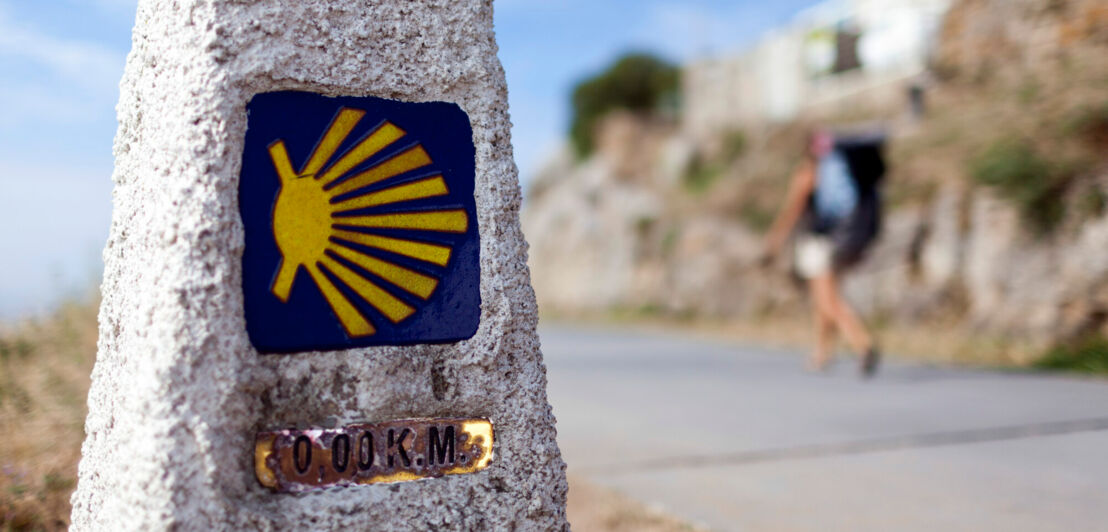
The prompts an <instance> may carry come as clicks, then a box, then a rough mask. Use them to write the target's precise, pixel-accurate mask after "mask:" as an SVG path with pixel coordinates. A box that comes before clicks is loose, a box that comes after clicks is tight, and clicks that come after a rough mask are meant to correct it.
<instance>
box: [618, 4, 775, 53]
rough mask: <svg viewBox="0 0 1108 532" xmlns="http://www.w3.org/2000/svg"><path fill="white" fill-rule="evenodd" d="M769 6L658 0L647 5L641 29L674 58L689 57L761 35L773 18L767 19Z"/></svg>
mask: <svg viewBox="0 0 1108 532" xmlns="http://www.w3.org/2000/svg"><path fill="white" fill-rule="evenodd" d="M765 7H766V6H764V5H762V4H761V3H759V2H741V3H738V4H735V5H732V6H730V7H726V8H711V7H708V6H705V5H698V4H693V3H689V2H676V1H664V2H655V3H652V4H649V5H648V6H646V13H645V17H644V19H643V24H642V26H641V28H640V30H639V31H638V33H639V36H640V38H642V39H646V40H648V41H649V42H651V43H655V45H657V46H659V47H660V49H661V50H662V51H663V52H665V53H668V54H671V55H672V56H673V58H674V59H677V60H688V59H691V58H693V57H695V56H697V55H704V54H713V53H719V52H722V51H727V50H729V49H733V48H735V47H737V46H740V45H743V44H746V43H748V42H750V41H752V40H753V39H755V38H756V37H758V36H759V33H760V32H761V31H764V29H765V28H766V27H767V24H768V23H770V22H772V21H771V20H766V19H767V18H768V17H767V15H768V13H767V11H766V9H765Z"/></svg>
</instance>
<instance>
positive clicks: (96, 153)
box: [0, 0, 815, 318]
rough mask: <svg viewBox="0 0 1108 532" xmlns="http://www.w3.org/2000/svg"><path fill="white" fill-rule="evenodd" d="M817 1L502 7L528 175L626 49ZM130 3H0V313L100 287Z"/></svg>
mask: <svg viewBox="0 0 1108 532" xmlns="http://www.w3.org/2000/svg"><path fill="white" fill-rule="evenodd" d="M813 3H815V2H814V1H813V0H779V1H776V2H765V1H721V0H687V1H679V0H659V1H653V2H652V1H649V0H648V1H634V0H612V1H595V0H592V1H590V0H498V1H497V2H496V4H495V5H496V21H495V22H496V32H497V39H498V42H499V45H500V59H501V61H502V62H503V63H504V68H505V71H506V72H507V76H508V90H509V104H510V110H511V115H512V123H513V128H512V137H513V144H514V147H515V150H516V151H515V153H516V161H517V163H518V164H519V167H520V170H521V178H522V179H523V180H524V181H525V182H526V180H527V178H528V177H529V176H530V175H531V174H532V173H533V172H534V171H535V170H536V169H537V167H538V166H539V165H540V164H541V162H542V160H543V159H544V157H546V156H547V155H548V154H549V153H550V152H552V151H553V150H554V149H556V148H557V146H558V145H559V143H560V142H561V141H562V138H563V137H564V132H565V130H566V128H567V124H568V120H569V116H568V94H569V91H570V90H571V89H572V87H573V85H574V83H576V82H577V81H579V80H580V79H582V78H584V77H586V76H588V75H590V74H592V73H595V72H597V71H599V70H601V69H603V68H604V67H605V66H606V65H607V64H609V63H610V62H612V61H613V60H614V59H615V58H616V57H618V56H619V55H620V54H621V53H623V52H626V51H629V50H645V51H652V52H655V53H658V54H660V55H662V56H664V57H667V58H669V59H671V60H673V61H685V60H688V59H691V58H694V57H697V56H701V55H712V54H719V53H724V52H727V51H731V50H737V49H741V47H742V46H744V45H746V44H749V43H751V42H752V41H754V40H756V39H757V37H758V36H759V35H761V34H762V33H763V32H764V31H766V30H767V29H769V28H772V27H774V26H777V25H781V24H783V23H785V22H787V21H788V20H789V19H790V18H791V17H792V15H794V14H795V13H796V12H797V11H799V10H800V9H802V8H804V7H807V6H809V5H812V4H813ZM134 10H135V2H134V0H36V1H30V0H0V72H2V73H3V74H2V75H0V102H3V107H2V108H0V109H2V110H0V163H2V164H3V168H4V169H5V171H4V172H0V318H11V317H14V316H17V315H20V314H25V313H31V312H41V311H43V310H47V309H49V308H50V307H51V306H52V305H54V304H56V302H57V301H59V300H61V299H64V298H70V297H76V296H80V295H82V294H87V293H88V292H89V291H90V290H93V289H95V285H96V280H97V278H98V276H99V272H100V249H101V248H102V247H103V244H104V239H105V238H106V236H107V228H108V223H109V219H110V212H111V171H112V155H111V145H112V138H113V136H114V135H115V128H116V124H115V104H116V100H117V99H118V83H119V78H120V76H121V75H122V72H123V62H124V59H125V57H126V54H127V51H128V50H129V49H130V43H131V26H132V24H133V22H134Z"/></svg>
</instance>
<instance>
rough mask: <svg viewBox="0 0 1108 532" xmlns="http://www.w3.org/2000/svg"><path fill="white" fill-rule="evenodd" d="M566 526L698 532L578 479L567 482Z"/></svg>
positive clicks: (592, 530) (599, 531) (595, 531)
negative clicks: (567, 524) (567, 517)
mask: <svg viewBox="0 0 1108 532" xmlns="http://www.w3.org/2000/svg"><path fill="white" fill-rule="evenodd" d="M566 510H567V513H568V514H569V524H570V526H572V527H573V530H574V531H576V532H690V531H694V530H699V529H698V528H696V527H694V526H692V525H690V524H687V523H684V522H682V521H680V520H678V519H676V518H674V517H672V516H669V515H667V514H665V513H663V512H661V511H659V510H654V509H651V508H647V507H645V506H643V505H641V504H639V503H638V502H635V501H633V500H631V499H628V498H627V497H625V496H623V495H621V494H619V493H617V492H615V491H612V490H608V489H605V488H601V487H599V486H596V485H594V484H591V483H589V482H587V481H585V480H584V479H581V478H579V477H574V476H570V478H569V503H568V505H567V508H566Z"/></svg>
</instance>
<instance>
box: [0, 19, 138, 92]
mask: <svg viewBox="0 0 1108 532" xmlns="http://www.w3.org/2000/svg"><path fill="white" fill-rule="evenodd" d="M0 55H8V56H15V57H20V58H23V59H26V60H29V61H32V62H34V63H36V64H38V65H41V66H42V67H44V68H45V69H47V70H49V71H51V72H53V73H54V74H56V75H58V76H60V77H62V78H65V79H66V80H68V81H70V82H72V83H74V84H76V85H78V86H80V87H82V88H84V89H90V90H97V91H107V92H114V91H115V89H116V87H117V85H118V83H119V75H120V73H121V72H122V67H123V62H124V54H122V53H120V52H118V51H115V50H112V49H110V48H108V47H106V46H103V45H101V44H99V43H94V42H87V41H77V40H68V39H62V38H58V37H55V36H53V35H50V34H47V33H44V32H41V31H37V30H35V29H32V28H28V27H26V26H25V25H21V24H19V23H17V22H16V21H14V20H12V19H11V18H10V17H9V16H8V15H7V14H6V13H4V12H3V11H0Z"/></svg>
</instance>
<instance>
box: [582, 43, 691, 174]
mask: <svg viewBox="0 0 1108 532" xmlns="http://www.w3.org/2000/svg"><path fill="white" fill-rule="evenodd" d="M679 80H680V71H679V70H678V68H677V67H675V66H673V65H672V64H670V63H668V62H666V61H664V60H662V59H659V58H657V57H655V56H652V55H649V54H642V53H632V54H628V55H625V56H623V57H621V58H619V59H618V60H616V62H615V63H614V64H612V66H610V67H609V68H608V69H607V70H605V71H604V72H602V73H600V74H598V75H596V76H594V77H592V78H589V79H586V80H584V81H582V82H581V83H578V84H577V86H576V87H575V88H574V89H573V118H572V121H571V123H570V140H571V141H572V142H573V147H574V150H575V151H576V153H577V155H578V156H579V157H584V156H586V155H588V154H590V153H592V150H593V149H594V148H595V146H596V144H595V136H596V124H597V122H599V121H600V119H601V118H603V116H604V115H605V114H607V113H608V112H610V111H613V110H616V109H627V110H630V111H639V112H650V111H654V110H656V109H658V108H659V107H661V106H662V105H663V104H665V103H666V102H667V101H672V100H673V99H674V98H676V94H677V89H678V82H679Z"/></svg>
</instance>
